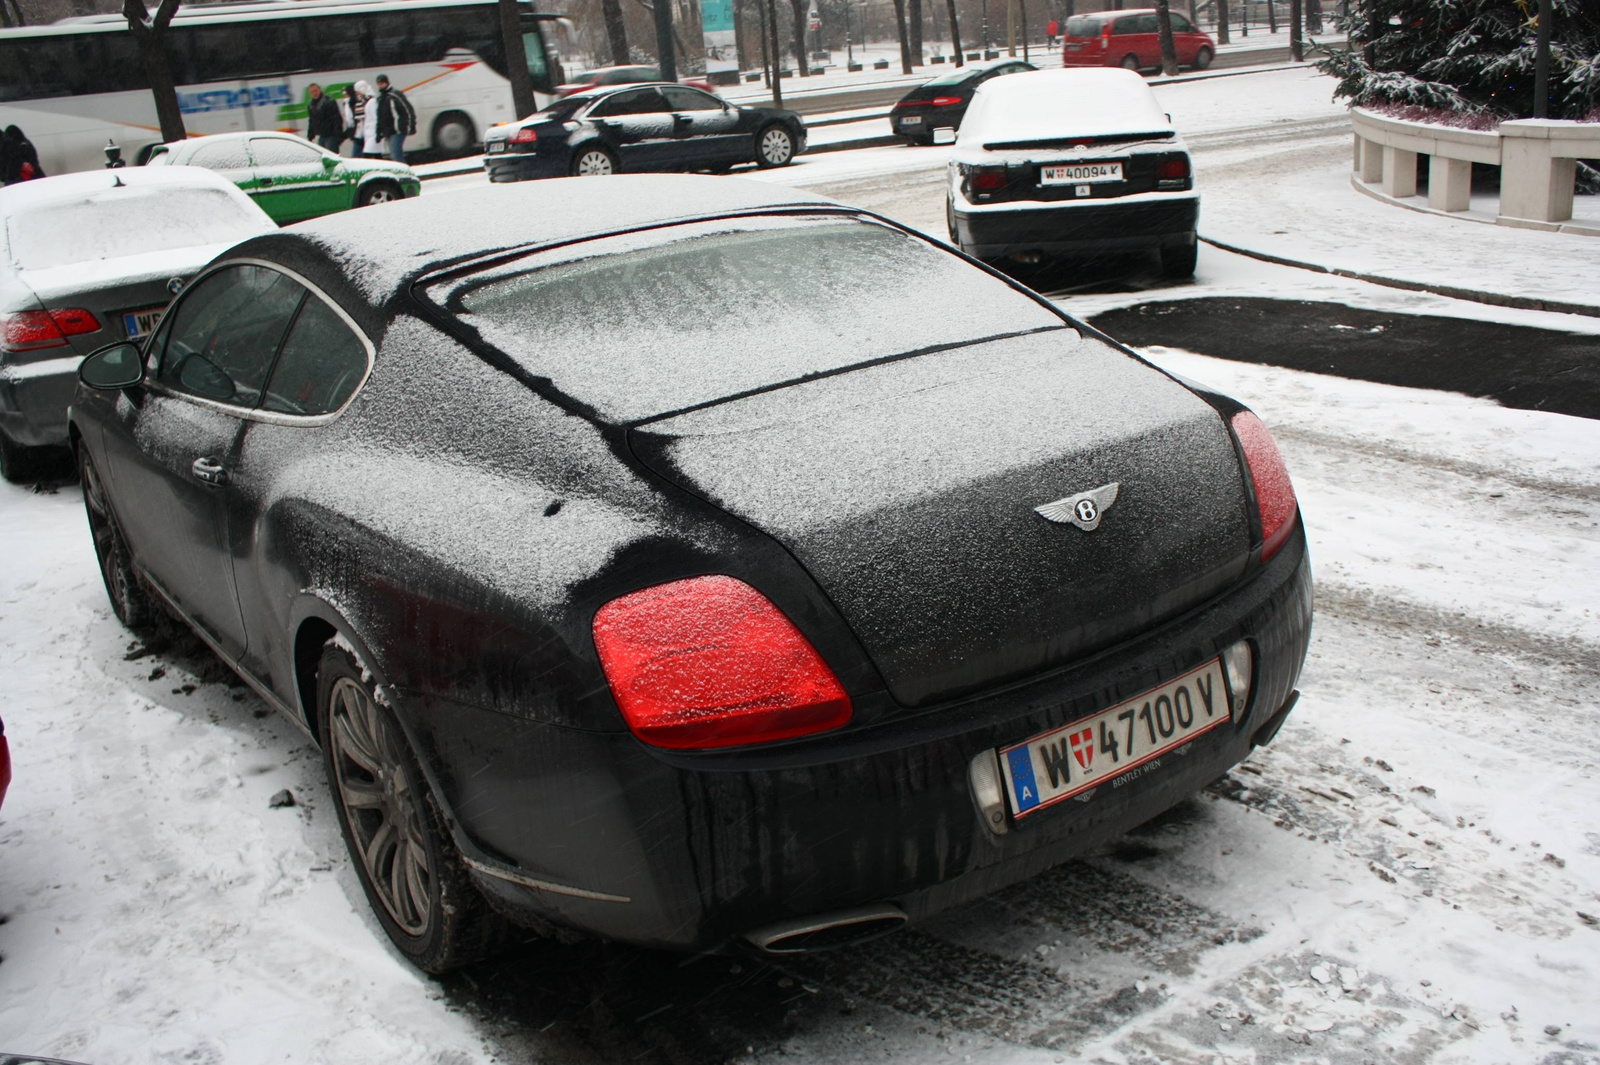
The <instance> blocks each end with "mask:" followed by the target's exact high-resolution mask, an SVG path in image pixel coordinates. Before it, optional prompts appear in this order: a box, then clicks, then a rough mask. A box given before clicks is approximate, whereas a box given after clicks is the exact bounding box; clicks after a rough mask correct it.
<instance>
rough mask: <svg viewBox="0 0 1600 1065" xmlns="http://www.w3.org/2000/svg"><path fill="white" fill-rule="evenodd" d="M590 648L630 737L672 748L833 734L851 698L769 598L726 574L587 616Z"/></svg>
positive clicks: (620, 601) (662, 588)
mask: <svg viewBox="0 0 1600 1065" xmlns="http://www.w3.org/2000/svg"><path fill="white" fill-rule="evenodd" d="M594 646H595V650H596V651H597V652H598V653H599V655H600V666H601V668H602V669H604V670H605V674H606V681H607V683H609V684H610V685H611V694H612V695H613V696H614V697H615V698H616V700H617V706H618V708H620V709H621V710H622V717H623V720H625V721H626V722H627V723H628V727H629V728H630V729H632V730H633V734H634V735H636V736H638V737H639V738H640V739H641V740H644V741H645V742H646V743H649V744H653V745H654V746H657V747H670V748H673V749H676V750H683V749H688V748H703V747H736V746H740V745H742V744H749V743H769V742H771V741H773V740H786V739H791V738H793V737H795V736H805V735H809V734H810V733H813V732H823V731H826V730H827V729H834V728H838V727H839V726H840V725H843V724H845V723H846V722H847V721H849V720H850V714H851V705H850V696H849V695H848V694H846V692H845V690H844V687H843V686H842V685H840V683H839V679H838V678H837V677H835V676H834V675H833V670H831V669H829V668H828V664H827V663H826V662H824V661H823V660H822V656H821V655H819V654H817V651H816V648H814V647H812V646H811V642H810V641H809V640H807V639H806V638H805V636H803V635H802V634H801V633H800V630H799V629H797V628H795V627H794V623H793V622H791V621H790V620H789V619H788V618H787V617H785V616H784V615H783V612H782V611H780V610H779V609H778V608H777V607H776V606H774V605H773V604H772V601H771V600H769V599H768V598H767V597H766V596H764V595H762V594H761V593H760V592H758V591H756V590H755V589H754V588H752V587H750V586H749V585H748V584H746V583H744V582H743V581H741V580H737V579H736V578H733V577H725V576H721V575H715V576H708V577H691V578H689V579H688V580H681V581H673V582H671V583H670V584H660V585H657V586H655V587H654V588H645V589H643V590H642V591H637V592H630V593H629V594H627V595H624V596H621V597H619V598H617V599H613V600H611V602H609V603H607V604H606V605H605V606H603V607H601V608H600V609H599V610H598V611H596V613H595V616H594Z"/></svg>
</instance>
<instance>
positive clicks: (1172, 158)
mask: <svg viewBox="0 0 1600 1065" xmlns="http://www.w3.org/2000/svg"><path fill="white" fill-rule="evenodd" d="M1188 176H1189V157H1188V156H1185V155H1169V156H1167V157H1166V158H1164V159H1162V160H1161V162H1160V163H1158V164H1157V165H1156V178H1157V180H1159V181H1173V180H1182V179H1183V178H1186V177H1188Z"/></svg>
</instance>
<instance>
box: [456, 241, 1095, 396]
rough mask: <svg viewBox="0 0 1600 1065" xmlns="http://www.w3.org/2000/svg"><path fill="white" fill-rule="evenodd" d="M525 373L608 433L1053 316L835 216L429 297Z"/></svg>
mask: <svg viewBox="0 0 1600 1065" xmlns="http://www.w3.org/2000/svg"><path fill="white" fill-rule="evenodd" d="M428 294H429V296H430V297H431V298H432V299H433V300H434V301H435V302H436V303H437V304H439V305H440V306H442V307H444V308H446V309H447V310H449V311H450V312H452V313H454V314H455V315H456V316H457V317H458V318H460V319H461V320H462V321H463V322H464V323H465V324H466V325H468V326H470V327H472V328H474V329H476V330H477V331H478V334H479V336H481V337H482V339H483V340H484V341H486V342H488V343H489V344H491V345H493V346H495V347H497V348H499V349H500V350H501V351H503V352H505V353H506V354H507V355H509V356H510V357H511V358H512V359H514V360H515V361H516V362H517V363H519V364H520V365H521V366H522V367H524V368H525V369H526V370H528V371H529V372H530V373H533V374H536V375H539V376H541V377H548V378H549V379H550V380H551V381H552V383H553V384H554V385H555V387H556V388H558V389H561V390H562V391H564V392H565V393H567V394H568V395H570V396H572V397H574V398H575V399H577V400H578V401H580V402H582V403H584V404H586V405H588V406H590V407H592V408H594V409H596V410H597V412H598V413H599V414H600V416H601V417H603V418H606V419H608V420H611V421H614V422H623V423H626V422H632V421H639V420H643V419H646V418H650V417H653V416H656V415H660V414H664V413H667V412H670V411H675V410H681V409H683V408H685V407H690V406H694V405H696V404H701V403H706V402H710V401H712V400H716V399H720V398H723V397H726V396H731V395H736V394H738V393H741V392H744V391H748V390H750V389H756V388H762V387H765V386H769V385H774V384H779V383H782V382H785V381H791V380H795V379H798V378H801V377H805V376H807V375H810V374H816V373H826V372H829V371H832V370H838V369H842V368H844V367H848V366H853V365H857V364H860V363H863V362H869V361H871V360H874V359H879V358H883V357H885V356H890V355H897V354H902V353H905V352H912V351H918V350H921V349H925V348H930V347H937V346H942V345H952V344H961V343H965V342H968V341H973V340H977V339H980V338H983V337H991V336H996V335H1000V334H1006V333H1014V332H1021V331H1025V330H1031V329H1041V328H1050V327H1058V328H1064V327H1066V323H1065V322H1064V321H1063V319H1062V318H1061V317H1059V316H1058V315H1056V314H1054V313H1052V312H1051V311H1049V310H1048V309H1046V308H1045V307H1043V306H1041V305H1040V304H1039V303H1037V302H1036V301H1034V300H1033V299H1031V298H1029V297H1027V296H1025V295H1023V294H1022V293H1020V292H1018V291H1017V290H1015V289H1013V288H1012V287H1011V286H1009V285H1007V284H1006V283H1005V282H1003V281H1001V280H999V279H997V278H995V277H993V276H991V275H990V274H988V273H986V272H984V271H982V270H980V269H978V268H977V267H974V266H971V265H969V264H968V263H966V262H964V261H963V260H961V259H960V258H958V257H957V256H955V255H953V254H951V253H949V252H947V251H943V250H941V249H939V248H938V247H936V246H934V245H932V244H930V243H929V242H927V241H924V240H921V239H919V238H917V237H913V236H910V235H907V234H905V233H902V232H900V231H899V230H896V229H892V228H890V227H888V226H884V225H881V224H878V223H875V222H868V221H865V220H860V219H856V218H850V217H841V216H820V217H818V216H812V217H782V218H742V219H732V220H723V221H717V222H699V223H693V224H689V225H679V226H667V227H662V228H660V229H655V230H650V231H647V232H645V233H639V234H630V235H628V236H621V237H613V238H609V239H605V240H596V241H589V242H586V243H584V244H581V245H576V246H573V247H570V248H566V249H561V250H559V251H553V252H545V253H541V254H536V255H531V256H528V257H526V258H524V259H520V260H518V261H516V262H515V263H511V264H507V265H505V266H501V267H497V268H495V269H493V270H490V271H484V272H481V273H477V274H470V275H466V276H464V277H461V278H457V279H454V280H451V281H446V282H440V283H437V284H435V285H432V286H430V288H429V290H428Z"/></svg>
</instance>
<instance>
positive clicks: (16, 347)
mask: <svg viewBox="0 0 1600 1065" xmlns="http://www.w3.org/2000/svg"><path fill="white" fill-rule="evenodd" d="M66 342H67V338H66V337H64V336H62V335H61V327H60V326H58V325H56V323H55V319H53V318H51V317H50V313H49V312H48V311H18V312H17V313H15V314H6V315H0V348H4V349H5V350H6V351H34V350H37V349H39V348H58V347H61V346H62V345H64V344H65V343H66Z"/></svg>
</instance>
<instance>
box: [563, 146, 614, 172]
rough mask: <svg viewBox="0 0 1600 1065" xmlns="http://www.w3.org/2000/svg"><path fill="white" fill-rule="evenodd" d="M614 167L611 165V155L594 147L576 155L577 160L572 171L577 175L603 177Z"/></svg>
mask: <svg viewBox="0 0 1600 1065" xmlns="http://www.w3.org/2000/svg"><path fill="white" fill-rule="evenodd" d="M614 169H615V168H614V167H613V166H612V165H611V156H609V155H607V154H606V153H605V152H602V151H600V150H598V149H595V150H591V151H587V152H584V153H583V154H582V155H580V156H578V162H577V164H576V165H574V166H573V168H572V172H573V173H574V174H576V175H577V176H579V177H605V176H607V175H609V174H611V173H612V172H613V170H614Z"/></svg>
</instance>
